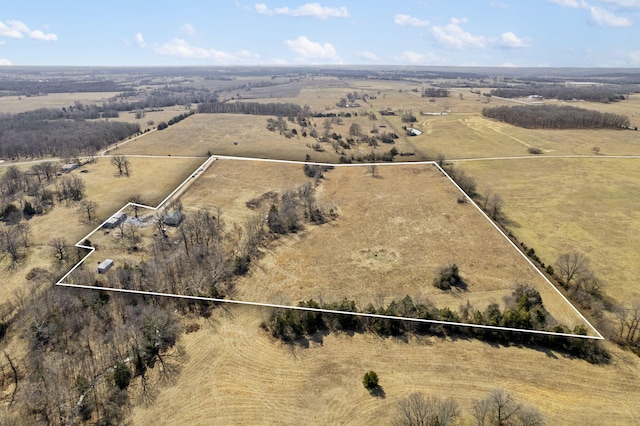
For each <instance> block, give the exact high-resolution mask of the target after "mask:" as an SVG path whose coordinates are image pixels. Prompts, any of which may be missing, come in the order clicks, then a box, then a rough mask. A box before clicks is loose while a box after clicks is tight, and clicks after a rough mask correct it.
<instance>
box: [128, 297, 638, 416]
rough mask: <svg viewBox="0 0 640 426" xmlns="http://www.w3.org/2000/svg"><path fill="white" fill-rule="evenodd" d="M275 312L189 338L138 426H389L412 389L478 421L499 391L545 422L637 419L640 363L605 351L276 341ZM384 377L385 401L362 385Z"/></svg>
mask: <svg viewBox="0 0 640 426" xmlns="http://www.w3.org/2000/svg"><path fill="white" fill-rule="evenodd" d="M267 315H268V312H267V310H264V311H261V310H258V309H257V308H249V307H237V308H230V309H228V310H222V309H220V310H218V311H217V312H216V313H215V314H214V316H213V317H212V319H211V320H210V321H209V322H202V323H201V324H202V325H203V328H202V329H201V330H200V331H198V332H196V333H191V334H187V335H185V336H183V339H182V342H181V343H182V344H183V345H184V347H185V349H186V351H187V353H188V354H189V361H187V363H186V364H185V365H184V369H183V370H182V372H181V374H180V376H179V377H178V378H177V380H176V382H175V384H174V385H172V386H169V387H166V388H164V389H162V390H161V391H160V393H159V395H158V398H157V400H156V401H155V403H154V404H153V405H152V406H150V407H147V408H145V407H142V406H139V407H136V408H135V409H134V410H133V412H132V414H131V419H132V421H133V423H134V424H136V425H143V424H149V423H156V424H176V423H183V424H192V425H210V424H216V425H227V424H256V423H259V424H303V423H304V424H318V425H319V424H352V425H373V424H375V425H378V424H379V425H387V424H390V423H391V422H392V421H393V419H394V416H395V414H396V411H395V410H396V405H397V403H398V401H399V400H400V399H402V398H405V397H407V396H408V395H409V394H410V393H412V392H416V391H419V392H423V393H424V394H425V395H437V396H439V397H442V398H446V397H452V398H454V399H455V400H457V401H458V402H459V403H460V405H461V408H462V411H463V413H464V418H463V419H462V422H461V424H472V423H471V421H472V417H471V410H472V405H473V402H474V401H475V400H478V399H482V398H485V397H486V395H487V394H489V393H490V392H491V391H492V390H493V389H496V388H504V389H508V390H509V391H511V392H513V393H514V394H515V396H516V398H518V399H519V400H520V401H524V402H526V404H531V405H535V406H537V407H538V408H539V409H540V410H541V411H542V413H543V414H544V415H545V417H546V420H547V424H550V425H556V424H580V425H601V424H619V425H623V424H624V425H633V424H638V422H639V420H638V419H640V411H639V408H638V404H637V401H638V398H640V374H639V371H640V359H639V358H638V357H636V356H635V355H632V354H631V353H629V352H622V351H620V350H619V349H617V348H615V347H613V345H607V348H608V349H611V350H612V352H613V361H612V364H611V365H608V366H593V365H591V364H589V363H587V362H585V361H582V360H578V359H571V358H566V357H563V356H562V355H561V354H556V353H553V352H550V351H545V350H542V349H541V350H539V351H538V350H532V349H526V348H518V347H515V346H514V347H502V346H494V345H489V344H486V343H482V342H479V341H476V340H455V341H451V340H449V339H440V338H421V339H414V338H411V339H409V341H408V342H406V341H404V340H402V339H380V338H378V337H376V336H374V335H370V334H365V335H354V336H352V337H350V336H348V335H344V334H337V335H336V334H330V335H328V336H325V337H324V338H322V342H321V343H313V342H312V343H311V346H310V347H309V348H307V349H300V348H292V347H289V346H286V345H283V344H282V343H280V342H276V341H274V340H273V339H272V338H271V337H270V336H269V335H268V334H267V333H266V332H264V331H263V330H261V329H260V327H259V325H260V323H261V321H263V319H264V318H266V317H267ZM369 370H374V371H376V372H377V373H378V375H379V377H380V384H381V386H382V388H383V390H384V392H385V398H376V397H373V396H371V395H369V393H368V392H367V391H366V390H365V389H364V387H363V386H362V376H363V374H364V373H365V372H366V371H369Z"/></svg>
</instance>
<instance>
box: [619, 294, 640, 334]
mask: <svg viewBox="0 0 640 426" xmlns="http://www.w3.org/2000/svg"><path fill="white" fill-rule="evenodd" d="M614 313H615V315H616V318H617V319H618V326H619V331H618V337H619V338H620V339H621V340H622V341H624V342H627V343H637V342H638V340H640V333H639V331H640V302H637V301H636V302H634V303H633V304H632V305H631V307H629V308H624V307H618V308H617V309H616V310H615V311H614Z"/></svg>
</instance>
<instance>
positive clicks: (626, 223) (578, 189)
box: [456, 158, 640, 303]
mask: <svg viewBox="0 0 640 426" xmlns="http://www.w3.org/2000/svg"><path fill="white" fill-rule="evenodd" d="M639 161H640V160H637V159H607V158H585V159H544V158H539V159H526V160H501V161H469V162H461V163H457V164H456V167H460V168H462V169H464V170H465V171H466V172H468V174H470V175H471V176H474V177H475V179H476V181H477V182H478V187H479V190H480V191H481V192H484V191H486V189H487V188H491V189H492V190H493V191H494V192H497V193H499V194H500V195H501V196H502V197H503V198H504V201H505V206H504V211H505V213H506V215H507V217H508V218H509V219H510V220H511V221H512V222H514V224H513V225H511V226H510V229H511V230H512V231H513V233H514V234H515V235H516V236H517V237H518V238H519V239H520V240H521V241H523V242H524V243H525V244H527V245H528V246H530V247H534V248H535V250H536V253H537V254H538V256H540V258H541V259H542V261H543V262H545V263H547V264H554V263H555V261H556V259H557V257H558V255H560V254H561V253H565V252H570V251H579V252H582V253H584V254H586V255H587V256H588V257H589V258H590V259H591V264H592V269H593V270H594V271H595V272H596V274H597V275H598V276H600V277H601V278H602V279H603V280H604V281H605V282H606V287H605V289H604V291H605V293H606V294H607V295H608V296H610V297H612V298H613V299H615V300H617V301H618V302H624V303H629V302H631V301H633V300H640V285H638V283H637V281H638V280H637V277H638V275H640V263H639V262H638V259H637V253H638V252H640V240H639V239H638V238H635V236H636V235H638V234H640V168H639V167H638V162H639Z"/></svg>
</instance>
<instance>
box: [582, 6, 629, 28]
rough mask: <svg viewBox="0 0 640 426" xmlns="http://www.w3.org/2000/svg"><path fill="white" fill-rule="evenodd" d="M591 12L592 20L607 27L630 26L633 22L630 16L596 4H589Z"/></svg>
mask: <svg viewBox="0 0 640 426" xmlns="http://www.w3.org/2000/svg"><path fill="white" fill-rule="evenodd" d="M589 12H591V20H592V21H593V22H595V23H596V24H597V25H600V26H607V27H629V26H631V24H632V22H631V20H630V19H629V18H625V17H623V16H618V15H616V14H614V13H613V12H611V11H610V10H607V9H602V8H600V7H596V6H589Z"/></svg>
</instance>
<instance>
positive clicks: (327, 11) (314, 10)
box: [254, 3, 349, 19]
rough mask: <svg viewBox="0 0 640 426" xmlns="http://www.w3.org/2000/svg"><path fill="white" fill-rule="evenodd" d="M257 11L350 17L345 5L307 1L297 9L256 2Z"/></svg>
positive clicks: (272, 13) (309, 15)
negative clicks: (269, 5)
mask: <svg viewBox="0 0 640 426" xmlns="http://www.w3.org/2000/svg"><path fill="white" fill-rule="evenodd" d="M254 8H255V10H256V12H258V13H261V14H263V15H288V16H296V17H312V18H319V19H327V18H348V17H349V10H348V9H347V8H346V7H344V6H341V7H326V6H322V5H321V4H320V3H307V4H305V5H303V6H300V7H299V8H297V9H290V8H289V7H287V6H285V7H276V8H275V9H269V7H268V6H267V5H266V4H264V3H256V4H255V6H254Z"/></svg>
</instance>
